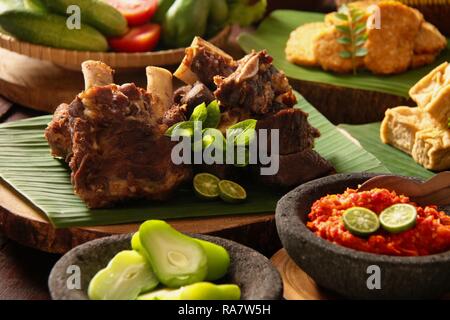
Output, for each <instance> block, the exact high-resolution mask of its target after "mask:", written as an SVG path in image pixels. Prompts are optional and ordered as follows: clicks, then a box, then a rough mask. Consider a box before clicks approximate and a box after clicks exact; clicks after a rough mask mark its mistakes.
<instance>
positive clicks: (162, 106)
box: [146, 67, 173, 118]
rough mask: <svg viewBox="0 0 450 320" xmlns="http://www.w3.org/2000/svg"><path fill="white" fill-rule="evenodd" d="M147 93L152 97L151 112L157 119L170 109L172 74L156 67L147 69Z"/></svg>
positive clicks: (171, 101)
mask: <svg viewBox="0 0 450 320" xmlns="http://www.w3.org/2000/svg"><path fill="white" fill-rule="evenodd" d="M146 72H147V92H148V93H150V94H151V96H152V97H153V103H152V107H153V111H154V113H155V115H156V116H157V117H158V118H162V117H163V115H164V113H165V112H166V111H167V110H169V109H170V107H172V103H173V86H172V73H171V72H170V71H168V70H166V69H163V68H158V67H147V69H146Z"/></svg>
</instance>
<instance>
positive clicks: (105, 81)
mask: <svg viewBox="0 0 450 320" xmlns="http://www.w3.org/2000/svg"><path fill="white" fill-rule="evenodd" d="M81 70H82V72H83V75H84V86H85V90H88V89H89V88H92V87H100V86H106V85H109V84H112V83H114V78H113V75H114V70H113V69H111V68H110V67H109V66H108V65H106V64H104V63H103V62H100V61H93V60H88V61H85V62H83V63H82V64H81Z"/></svg>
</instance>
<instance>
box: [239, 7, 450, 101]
mask: <svg viewBox="0 0 450 320" xmlns="http://www.w3.org/2000/svg"><path fill="white" fill-rule="evenodd" d="M323 20H324V14H321V13H311V12H304V11H292V10H278V11H274V12H273V13H272V14H271V15H270V16H269V17H268V18H266V19H265V20H264V21H263V22H262V23H261V25H260V26H259V28H258V30H257V31H256V32H254V33H243V34H241V35H240V37H239V39H238V42H239V44H240V45H241V47H242V48H243V49H244V50H245V51H246V52H250V51H251V50H263V49H267V51H268V52H269V54H270V55H272V56H273V57H274V64H275V65H276V66H277V67H278V68H279V69H281V70H283V71H284V72H285V73H286V75H287V76H288V77H289V78H291V79H297V80H304V81H311V82H319V83H324V84H330V85H338V86H341V87H348V88H354V89H362V90H369V91H377V92H384V93H388V94H393V95H397V96H402V97H406V98H407V97H408V91H409V89H410V88H411V87H412V86H413V85H414V84H415V83H416V82H417V81H419V80H420V79H421V78H423V77H424V76H425V75H426V74H427V73H429V72H430V71H431V70H432V69H434V68H435V67H436V66H438V65H439V64H441V63H442V62H444V61H450V50H449V48H450V43H449V47H448V48H447V49H446V50H445V51H444V52H443V53H442V54H441V55H440V56H439V58H438V59H437V60H436V61H435V62H434V63H433V64H430V65H428V66H425V67H422V68H418V69H414V70H410V71H408V72H405V73H402V74H398V75H392V76H378V75H374V74H372V73H370V72H368V71H360V72H359V73H358V74H357V75H339V74H335V73H331V72H326V71H323V70H322V69H320V68H312V67H300V66H297V65H295V64H292V63H290V62H289V61H287V60H286V58H285V53H284V49H285V47H286V42H287V40H288V38H289V34H290V33H291V32H292V31H293V30H294V29H296V28H297V27H298V26H300V25H303V24H305V23H309V22H317V21H323Z"/></svg>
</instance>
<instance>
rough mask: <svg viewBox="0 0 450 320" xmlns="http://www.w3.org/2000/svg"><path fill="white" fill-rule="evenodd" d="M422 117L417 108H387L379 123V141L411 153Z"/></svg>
mask: <svg viewBox="0 0 450 320" xmlns="http://www.w3.org/2000/svg"><path fill="white" fill-rule="evenodd" d="M422 119H423V115H422V111H421V110H420V109H419V108H410V107H397V108H393V109H388V110H387V111H386V116H385V117H384V120H383V122H382V123H381V130H380V136H381V141H383V143H386V144H390V145H392V146H394V147H396V148H397V149H400V150H402V151H403V152H406V153H408V154H411V153H412V150H413V147H414V143H415V139H416V133H417V132H419V131H420V130H421V129H422Z"/></svg>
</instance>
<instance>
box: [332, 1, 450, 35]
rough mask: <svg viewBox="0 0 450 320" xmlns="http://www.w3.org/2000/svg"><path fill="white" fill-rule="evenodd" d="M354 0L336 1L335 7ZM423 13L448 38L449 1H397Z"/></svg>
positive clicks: (449, 26) (449, 22)
mask: <svg viewBox="0 0 450 320" xmlns="http://www.w3.org/2000/svg"><path fill="white" fill-rule="evenodd" d="M354 1H355V0H336V5H337V6H340V5H343V4H345V3H349V2H354ZM398 1H400V2H402V3H404V4H406V5H408V6H411V7H414V8H416V9H418V10H419V11H420V12H422V13H423V15H424V17H425V19H426V20H427V21H428V22H430V23H432V24H434V25H435V26H436V27H437V28H438V29H439V30H440V31H441V32H442V33H443V34H445V35H446V36H447V37H449V36H450V0H398Z"/></svg>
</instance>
